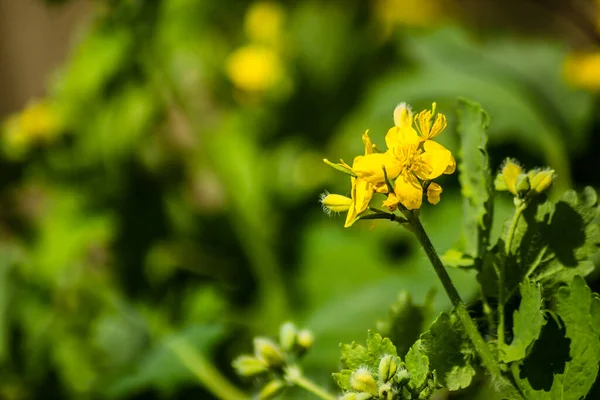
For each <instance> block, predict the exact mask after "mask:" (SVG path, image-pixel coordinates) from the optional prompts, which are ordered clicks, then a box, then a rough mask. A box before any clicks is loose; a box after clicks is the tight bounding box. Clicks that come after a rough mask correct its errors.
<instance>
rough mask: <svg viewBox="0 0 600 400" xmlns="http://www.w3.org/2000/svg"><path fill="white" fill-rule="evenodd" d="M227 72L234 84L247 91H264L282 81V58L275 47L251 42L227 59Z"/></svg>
mask: <svg viewBox="0 0 600 400" xmlns="http://www.w3.org/2000/svg"><path fill="white" fill-rule="evenodd" d="M226 72H227V75H228V76H229V79H231V81H232V82H233V84H234V85H235V86H236V87H237V88H239V89H241V90H244V91H247V92H264V91H266V90H268V89H271V88H273V87H274V86H275V85H277V84H278V83H279V82H281V80H282V78H283V75H284V72H283V64H282V61H281V58H280V57H279V55H278V54H277V52H275V51H274V50H273V49H271V48H269V47H266V46H262V45H257V44H250V45H247V46H244V47H241V48H239V49H237V50H235V51H234V52H233V53H231V54H230V55H229V58H228V59H227V61H226Z"/></svg>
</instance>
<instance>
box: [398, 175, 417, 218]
mask: <svg viewBox="0 0 600 400" xmlns="http://www.w3.org/2000/svg"><path fill="white" fill-rule="evenodd" d="M394 192H395V193H396V197H397V198H398V200H399V201H400V203H402V204H403V205H404V207H406V208H407V209H409V210H416V209H417V208H420V207H421V203H422V201H423V188H422V187H421V184H420V183H419V181H418V180H417V178H416V177H415V176H414V175H413V174H411V173H404V174H402V175H400V176H399V177H398V178H397V179H396V184H395V186H394Z"/></svg>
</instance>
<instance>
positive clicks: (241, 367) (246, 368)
mask: <svg viewBox="0 0 600 400" xmlns="http://www.w3.org/2000/svg"><path fill="white" fill-rule="evenodd" d="M233 368H235V370H236V372H237V373H238V375H241V376H253V375H258V374H261V373H263V372H266V371H267V364H265V363H264V362H263V361H261V360H259V359H258V358H256V357H252V356H249V355H241V356H239V357H237V358H236V359H235V360H233Z"/></svg>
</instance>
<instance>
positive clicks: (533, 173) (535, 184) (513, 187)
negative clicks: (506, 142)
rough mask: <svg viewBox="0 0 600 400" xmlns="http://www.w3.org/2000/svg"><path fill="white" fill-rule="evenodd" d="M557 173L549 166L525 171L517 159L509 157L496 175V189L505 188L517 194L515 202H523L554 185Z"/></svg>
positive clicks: (504, 189)
mask: <svg viewBox="0 0 600 400" xmlns="http://www.w3.org/2000/svg"><path fill="white" fill-rule="evenodd" d="M554 178H555V174H554V170H552V169H549V168H544V169H539V168H536V169H532V170H530V171H525V170H524V169H523V168H522V167H521V166H520V165H519V164H518V163H517V162H516V161H515V160H512V159H510V158H509V159H507V160H506V161H505V162H504V164H503V165H502V168H501V170H500V173H499V174H498V176H497V177H496V182H495V186H496V190H503V191H508V192H510V193H512V194H513V195H514V196H515V203H516V204H517V203H519V204H520V203H522V202H524V201H526V200H528V199H530V198H532V197H534V196H537V195H539V194H540V193H543V192H545V191H546V190H548V189H549V188H550V186H552V182H553V181H554Z"/></svg>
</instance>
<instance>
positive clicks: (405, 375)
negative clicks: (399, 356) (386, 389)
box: [396, 368, 410, 384]
mask: <svg viewBox="0 0 600 400" xmlns="http://www.w3.org/2000/svg"><path fill="white" fill-rule="evenodd" d="M409 380H410V372H408V370H407V369H406V368H400V369H399V370H398V372H396V382H398V383H399V384H403V383H406V382H408V381H409Z"/></svg>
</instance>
